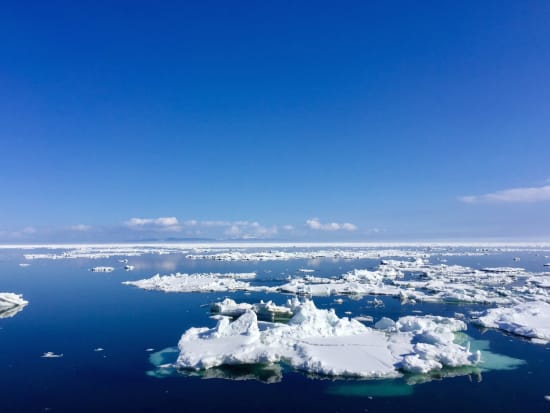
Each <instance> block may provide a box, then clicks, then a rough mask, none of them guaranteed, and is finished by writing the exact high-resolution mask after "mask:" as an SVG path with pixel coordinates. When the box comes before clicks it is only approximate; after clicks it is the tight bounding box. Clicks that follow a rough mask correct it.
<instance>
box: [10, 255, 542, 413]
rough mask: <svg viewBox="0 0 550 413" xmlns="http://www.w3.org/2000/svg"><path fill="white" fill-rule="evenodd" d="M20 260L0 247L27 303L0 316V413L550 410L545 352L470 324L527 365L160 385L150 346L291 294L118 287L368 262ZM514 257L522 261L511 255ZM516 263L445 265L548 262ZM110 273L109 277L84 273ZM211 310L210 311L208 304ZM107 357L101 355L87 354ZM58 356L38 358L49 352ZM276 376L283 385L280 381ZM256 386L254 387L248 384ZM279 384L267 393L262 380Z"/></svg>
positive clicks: (245, 374) (482, 260)
mask: <svg viewBox="0 0 550 413" xmlns="http://www.w3.org/2000/svg"><path fill="white" fill-rule="evenodd" d="M23 253H24V252H23V251H18V250H4V251H2V250H0V291H6V292H16V293H21V294H23V295H24V297H25V299H26V300H28V301H29V302H30V304H29V305H28V306H27V307H26V308H25V309H24V310H23V311H21V312H20V313H18V314H17V315H16V316H15V317H13V318H9V319H0V371H1V374H0V388H1V389H2V390H1V394H2V397H1V399H2V404H1V407H0V411H1V412H46V411H49V412H186V411H190V412H192V411H200V412H217V411H235V412H278V413H279V412H282V411H284V412H303V411H312V412H366V411H368V412H390V411H401V412H409V411H411V412H412V411H418V412H441V411H445V412H464V411H471V412H477V411H485V412H517V411H529V412H545V411H550V402H549V401H547V400H546V399H545V397H544V396H545V395H550V373H549V372H550V349H549V346H548V345H536V344H532V343H529V342H526V341H523V340H520V339H518V338H515V337H510V336H507V335H504V334H502V333H500V332H497V331H486V332H483V333H482V332H481V331H480V330H478V329H476V328H475V327H472V326H470V327H469V329H468V332H467V333H468V334H469V335H470V336H471V337H472V338H474V339H483V340H489V341H490V346H491V350H492V351H494V352H497V353H499V354H503V355H507V356H511V357H515V358H520V359H522V360H524V361H525V364H523V365H521V366H519V367H517V368H516V369H514V370H509V371H491V372H487V373H483V374H482V375H481V376H480V375H476V374H473V375H463V376H459V377H446V378H440V380H433V381H430V382H427V383H423V384H417V385H408V384H407V383H406V381H405V380H404V379H399V380H383V381H377V380H374V381H372V380H371V381H369V380H366V381H361V380H332V379H327V378H319V377H308V376H307V375H305V374H302V373H299V372H294V371H292V370H291V369H288V368H287V367H284V366H282V371H280V372H277V371H275V372H273V371H265V369H261V368H259V367H256V368H251V369H239V368H234V369H225V370H220V371H215V372H213V373H212V374H211V375H215V374H217V375H224V376H225V377H226V378H208V379H206V378H204V377H197V376H190V375H184V374H176V375H172V376H170V377H166V378H162V379H161V378H157V377H152V376H150V375H148V374H147V372H148V371H151V370H154V366H153V365H152V364H151V363H150V361H149V356H150V354H151V353H150V352H148V351H146V350H147V349H151V348H153V349H155V351H158V350H162V349H164V348H167V347H171V346H175V345H177V342H178V339H179V337H180V336H181V334H182V333H183V332H184V331H185V330H186V329H187V328H189V327H192V326H213V325H214V324H215V321H213V320H211V319H210V318H209V313H208V306H207V305H208V304H209V303H211V302H213V301H216V300H218V299H221V298H223V297H226V296H229V297H231V298H234V299H236V300H246V301H248V302H257V301H258V300H259V299H266V298H268V299H273V300H274V301H275V302H277V303H279V304H281V303H283V302H284V301H285V300H286V299H287V298H288V296H284V295H265V294H252V295H245V294H244V293H229V294H219V293H213V294H212V293H208V294H165V293H162V292H148V291H144V290H140V289H137V288H133V287H130V286H124V285H122V284H121V282H122V281H125V280H134V279H141V278H148V277H150V276H151V275H153V274H155V273H157V272H160V273H163V274H166V273H170V272H175V271H179V272H209V271H215V272H241V271H243V272H246V271H256V272H257V273H258V279H259V280H260V281H261V282H262V284H268V283H280V282H282V281H283V280H284V279H285V278H286V277H287V276H288V275H289V274H295V273H296V271H297V269H299V268H314V269H315V270H316V273H315V274H316V275H322V276H336V275H340V274H342V273H343V272H346V271H349V270H351V269H354V268H372V267H373V266H375V265H376V264H377V262H376V261H374V260H353V261H333V260H315V261H306V260H296V261H284V262H249V263H237V262H211V261H189V260H186V259H185V257H184V255H180V254H174V255H166V256H158V255H146V256H141V257H130V263H131V264H133V265H135V266H136V269H135V271H132V272H125V271H124V270H122V269H121V266H122V264H120V263H119V262H118V259H117V258H112V259H99V260H88V259H77V260H57V261H51V260H34V261H30V264H31V265H30V266H29V267H26V268H23V267H20V266H19V263H21V262H24V259H23V256H22V254H23ZM515 255H517V254H515ZM521 258H522V260H521V262H519V263H514V262H513V261H512V259H511V255H509V254H500V255H494V256H483V257H450V258H448V260H449V262H448V264H453V263H459V264H462V265H468V266H472V267H483V266H513V265H514V264H515V265H517V266H519V265H521V266H522V267H523V268H527V269H530V270H533V271H542V270H543V269H542V267H541V266H542V260H544V258H543V257H539V256H535V255H534V254H530V253H525V254H523V255H521ZM97 265H111V266H113V267H116V268H117V269H116V270H115V271H114V272H112V273H92V272H90V271H89V268H90V267H92V266H97ZM333 300H334V297H328V298H315V299H314V301H315V303H316V304H317V305H318V306H319V307H333V308H335V309H336V311H337V313H338V314H339V315H340V316H344V315H345V312H346V311H351V312H352V313H353V314H354V315H359V314H368V315H372V316H373V317H374V318H375V321H376V320H377V319H378V318H380V317H382V316H389V317H391V318H394V319H395V318H397V317H399V316H402V315H410V314H413V311H415V312H416V313H418V312H422V313H425V314H427V313H433V314H439V315H448V316H452V315H453V314H454V313H455V312H462V313H467V311H468V310H470V309H479V308H482V307H476V306H458V305H444V304H416V305H401V304H400V303H399V301H398V300H395V299H392V298H383V301H384V303H385V306H384V307H382V308H374V307H373V306H372V305H371V304H369V301H370V300H372V297H363V298H362V299H359V300H351V299H349V298H344V303H343V304H341V305H336V304H334V302H333ZM205 305H206V306H205ZM97 348H103V349H104V350H103V351H94V349H97ZM47 351H52V352H54V353H62V354H63V357H62V358H55V359H47V358H42V357H41V355H42V354H43V353H44V352H47ZM281 374H282V379H281ZM254 377H255V379H254ZM270 381H271V382H274V383H272V384H267V383H266V382H270Z"/></svg>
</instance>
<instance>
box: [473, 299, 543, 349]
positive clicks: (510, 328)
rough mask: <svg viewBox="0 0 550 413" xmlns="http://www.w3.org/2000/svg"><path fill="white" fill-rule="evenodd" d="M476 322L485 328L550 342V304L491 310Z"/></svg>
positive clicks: (533, 304) (538, 303)
mask: <svg viewBox="0 0 550 413" xmlns="http://www.w3.org/2000/svg"><path fill="white" fill-rule="evenodd" d="M476 321H477V322H478V323H479V324H480V325H482V326H484V327H488V328H498V329H500V330H504V331H507V332H510V333H512V334H516V335H518V336H523V337H527V338H530V339H535V341H537V342H548V341H550V304H548V303H545V302H528V303H522V304H518V305H516V306H513V307H501V308H491V309H489V310H487V311H486V313H485V315H483V316H482V317H479V318H478V319H477V320H476Z"/></svg>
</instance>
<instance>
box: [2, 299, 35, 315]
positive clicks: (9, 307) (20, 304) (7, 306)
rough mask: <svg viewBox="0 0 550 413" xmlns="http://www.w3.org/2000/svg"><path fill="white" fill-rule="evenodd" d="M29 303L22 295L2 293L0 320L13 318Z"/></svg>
mask: <svg viewBox="0 0 550 413" xmlns="http://www.w3.org/2000/svg"><path fill="white" fill-rule="evenodd" d="M28 303H29V302H28V301H26V300H24V299H23V296H22V295H20V294H14V293H0V318H9V317H13V316H14V315H15V314H17V313H18V312H19V311H21V310H22V309H23V308H24V307H25V306H26V305H27V304H28Z"/></svg>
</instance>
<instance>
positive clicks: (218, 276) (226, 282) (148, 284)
mask: <svg viewBox="0 0 550 413" xmlns="http://www.w3.org/2000/svg"><path fill="white" fill-rule="evenodd" d="M255 276H256V274H255V273H196V274H180V273H176V274H171V275H164V276H161V275H160V274H156V275H154V276H153V277H151V278H147V279H143V280H138V281H125V282H123V284H126V285H133V286H135V287H139V288H142V289H144V290H157V291H164V292H206V291H218V292H224V291H235V290H246V289H248V288H249V287H250V283H249V282H245V281H238V280H237V279H251V278H254V277H255Z"/></svg>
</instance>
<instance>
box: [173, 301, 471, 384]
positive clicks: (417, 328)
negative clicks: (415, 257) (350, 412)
mask: <svg viewBox="0 0 550 413" xmlns="http://www.w3.org/2000/svg"><path fill="white" fill-rule="evenodd" d="M294 313H295V314H294V316H293V317H292V318H291V319H290V321H289V322H288V324H283V323H269V322H258V319H257V316H256V314H255V312H254V311H252V310H250V309H247V310H246V311H245V312H244V313H243V314H242V315H241V316H240V317H239V318H237V319H236V320H235V321H231V320H230V319H229V318H227V317H224V318H221V319H220V320H219V321H218V324H217V325H216V327H214V328H211V329H209V328H205V327H203V328H190V329H189V330H187V331H186V332H185V333H184V334H183V335H182V337H181V339H180V341H179V344H178V347H179V350H180V354H179V356H178V359H177V361H176V364H175V365H176V366H177V367H178V368H185V369H192V370H202V369H210V368H213V367H219V366H223V365H235V364H239V365H240V364H256V363H268V364H269V363H276V362H281V361H283V362H285V363H288V364H289V365H291V366H293V367H294V368H296V369H298V370H302V371H306V372H309V373H316V374H323V375H331V376H358V377H370V378H374V377H397V376H399V375H400V374H401V373H400V372H401V371H410V372H428V371H431V370H434V369H441V368H443V367H444V366H449V367H456V366H463V365H473V364H475V363H477V362H478V361H479V353H471V352H470V351H469V349H468V347H467V346H461V345H459V344H457V343H455V342H454V333H455V332H457V331H460V330H464V329H465V328H466V325H465V324H464V323H463V322H462V321H460V320H454V319H449V318H445V317H435V316H424V317H403V318H401V319H399V320H398V321H397V322H395V323H392V324H391V325H388V326H386V327H387V328H386V329H385V330H377V329H372V328H368V327H366V326H365V325H363V324H361V323H360V322H358V321H356V320H353V319H351V320H350V319H348V318H345V317H344V318H339V317H338V316H337V315H336V314H335V313H334V311H333V310H321V309H318V308H316V307H315V304H314V303H313V301H310V300H306V301H304V302H303V303H301V304H300V305H297V306H296V307H295V308H294Z"/></svg>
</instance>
